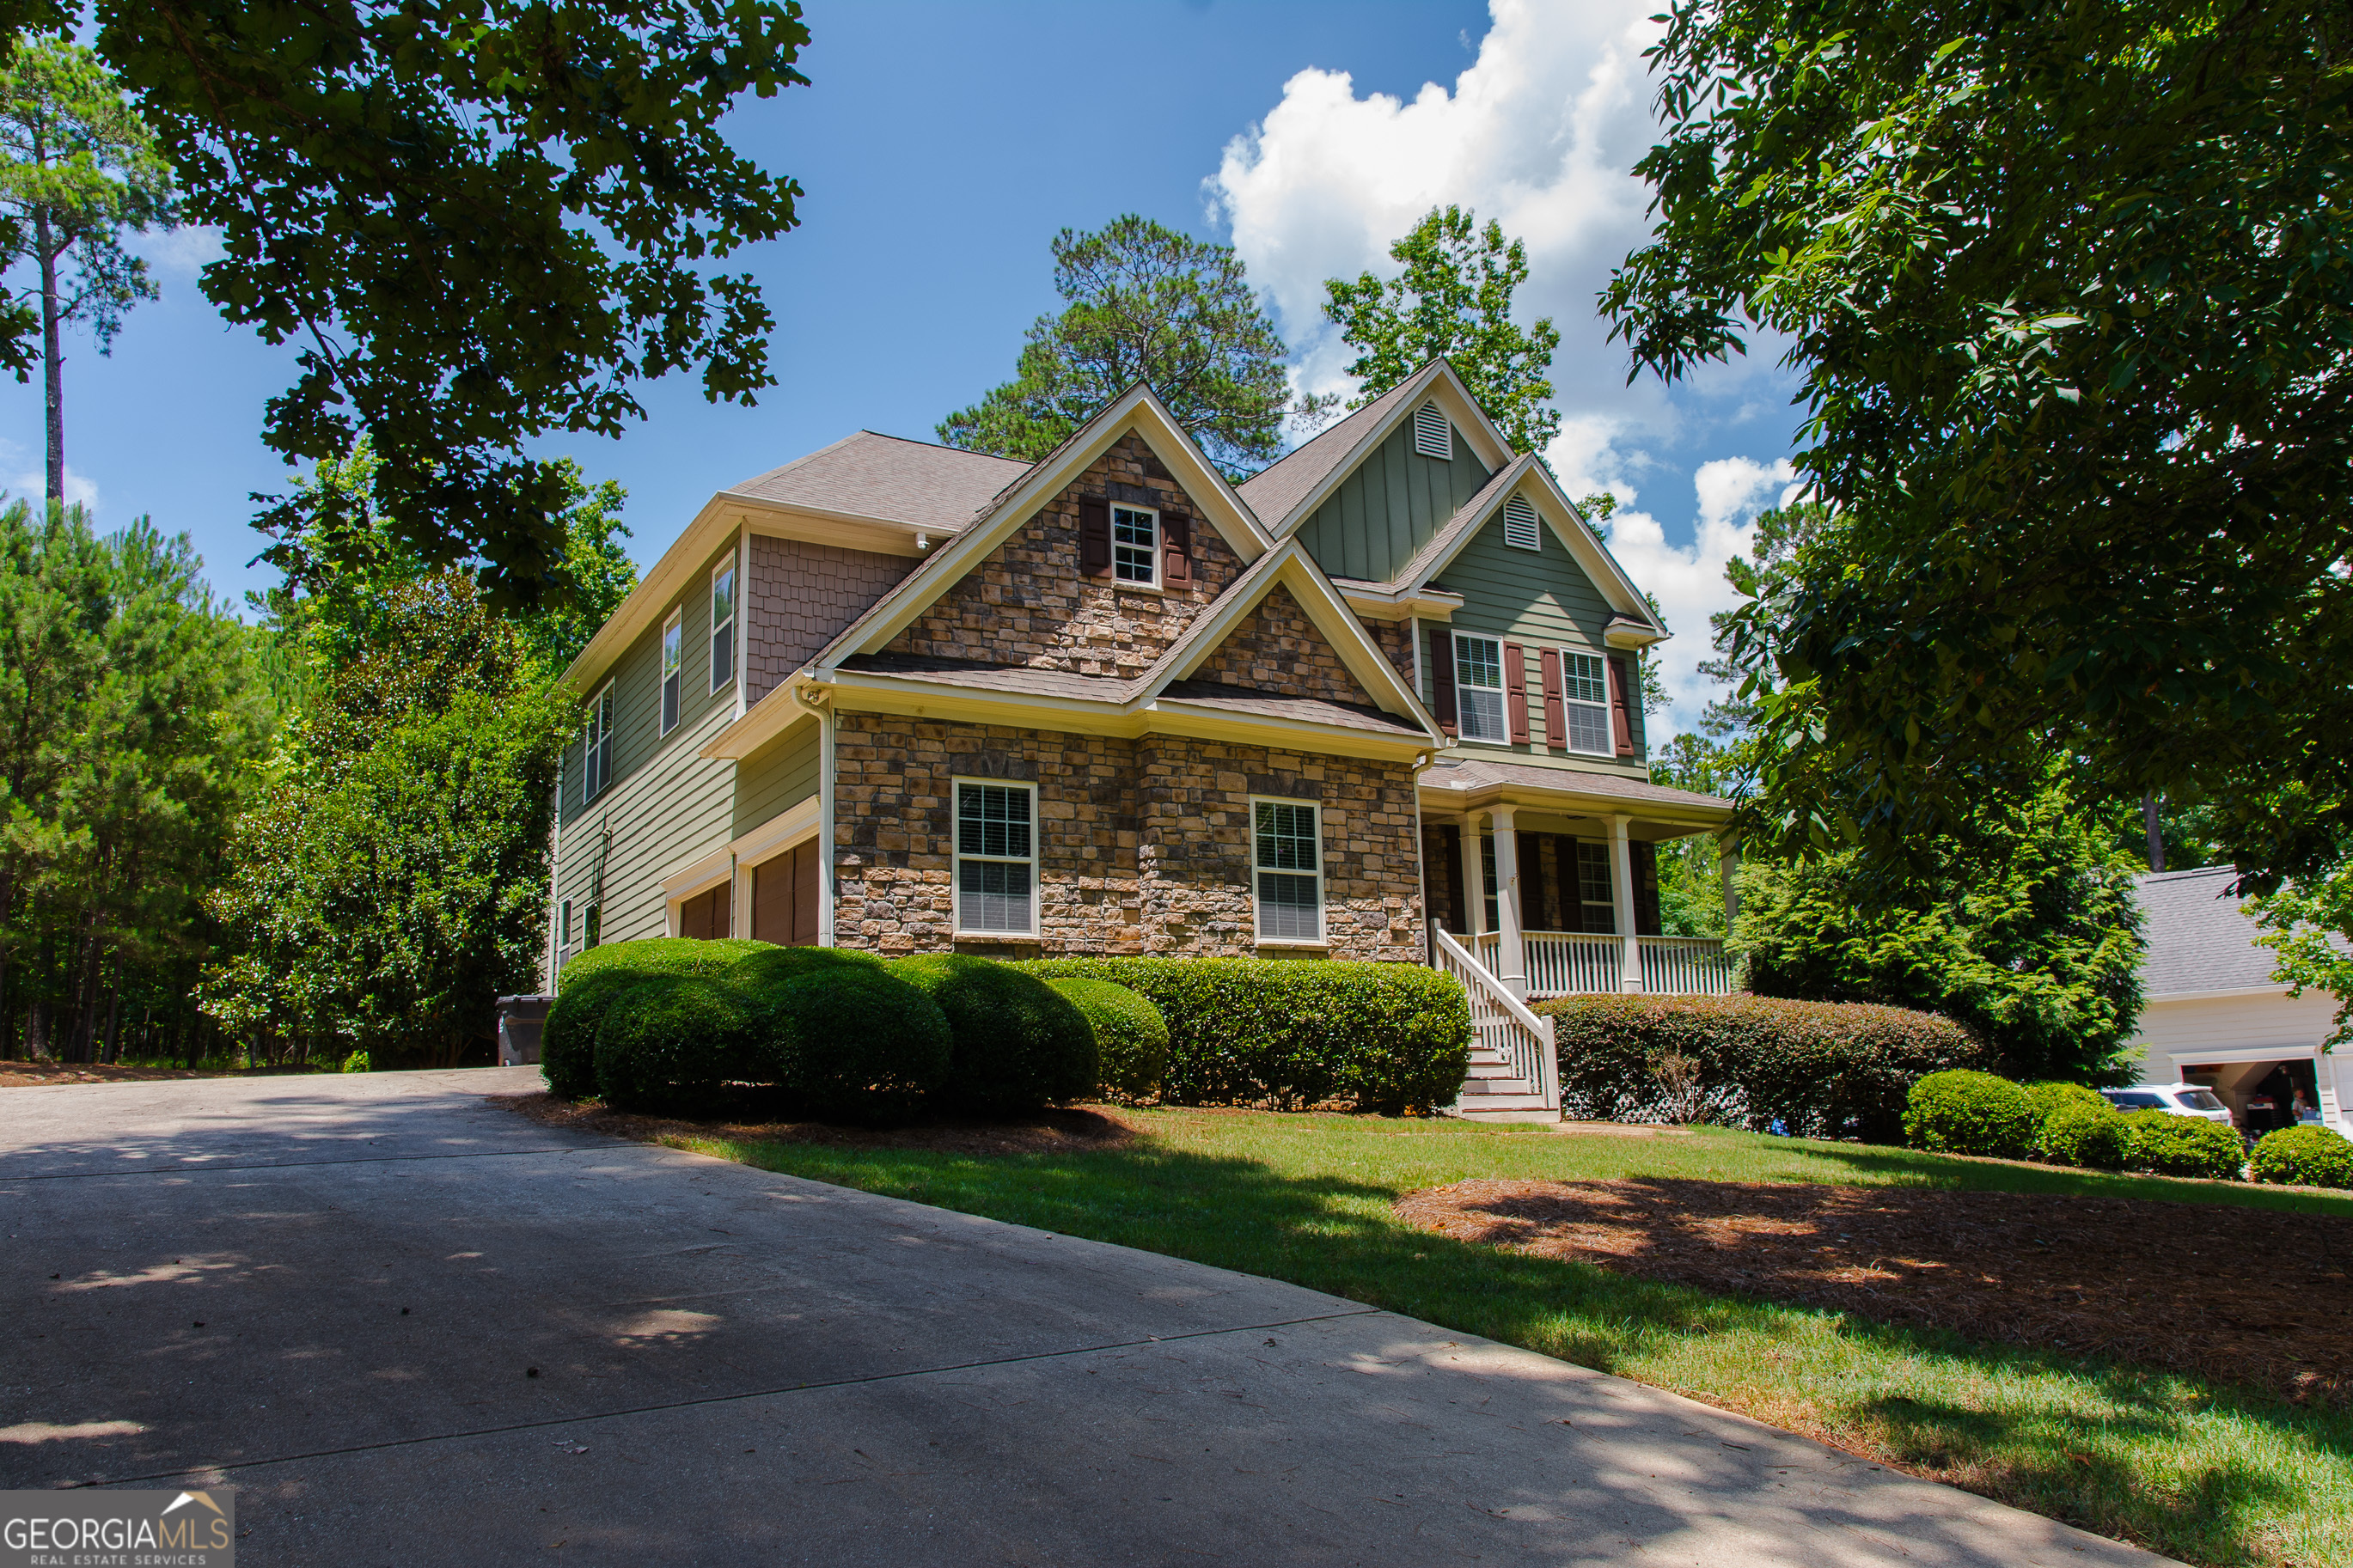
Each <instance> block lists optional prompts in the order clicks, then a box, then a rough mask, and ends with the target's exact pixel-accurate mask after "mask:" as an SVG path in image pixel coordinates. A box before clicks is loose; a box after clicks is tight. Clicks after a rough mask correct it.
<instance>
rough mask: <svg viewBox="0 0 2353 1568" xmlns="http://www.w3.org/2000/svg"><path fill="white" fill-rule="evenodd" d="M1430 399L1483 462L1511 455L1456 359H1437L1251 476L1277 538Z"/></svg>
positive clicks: (1258, 507)
mask: <svg viewBox="0 0 2353 1568" xmlns="http://www.w3.org/2000/svg"><path fill="white" fill-rule="evenodd" d="M1433 402H1434V403H1436V404H1437V405H1439V407H1440V409H1442V410H1444V411H1445V413H1446V416H1447V417H1448V418H1450V419H1451V420H1452V421H1453V422H1454V426H1455V428H1456V429H1458V430H1460V431H1461V433H1462V435H1463V437H1465V438H1466V439H1467V440H1469V442H1470V443H1471V449H1472V453H1474V454H1475V455H1476V456H1477V457H1478V458H1479V461H1480V462H1481V463H1482V465H1484V466H1486V467H1488V468H1503V467H1504V466H1506V465H1507V464H1508V463H1509V462H1510V461H1511V458H1512V447H1511V443H1510V442H1508V441H1506V440H1504V435H1503V432H1502V431H1500V430H1498V429H1496V428H1495V422H1494V421H1493V420H1492V419H1490V418H1488V417H1487V416H1486V413H1485V411H1484V410H1482V408H1481V407H1480V406H1479V404H1478V401H1477V400H1476V399H1475V398H1473V397H1472V395H1471V389H1470V388H1469V387H1467V386H1465V385H1463V384H1462V378H1461V376H1459V375H1457V374H1455V373H1454V367H1453V366H1452V365H1451V364H1449V363H1446V361H1445V360H1443V359H1434V360H1431V361H1430V363H1428V364H1426V365H1423V366H1422V367H1421V368H1420V369H1419V370H1418V371H1415V372H1414V373H1413V374H1411V375H1409V376H1408V377H1406V378H1405V380H1403V381H1401V382H1399V383H1398V384H1397V385H1395V386H1393V387H1391V388H1390V389H1389V390H1388V391H1387V392H1385V393H1383V394H1381V395H1380V396H1378V397H1377V398H1375V399H1374V400H1373V401H1372V402H1370V403H1368V404H1366V405H1365V406H1364V407H1362V408H1359V409H1358V410H1356V413H1354V414H1352V415H1350V416H1348V417H1347V418H1345V419H1343V420H1342V421H1340V423H1339V424H1337V425H1335V426H1332V428H1330V429H1329V430H1326V431H1324V433H1323V434H1322V435H1320V436H1318V437H1315V438H1314V440H1312V441H1310V442H1308V443H1307V444H1306V445H1305V446H1303V447H1300V448H1299V449H1298V450H1297V451H1295V452H1293V453H1292V454H1290V456H1288V457H1286V458H1283V459H1282V461H1281V462H1279V463H1276V464H1275V465H1273V466H1272V467H1271V468H1266V469H1264V470H1262V471H1261V472H1260V473H1259V474H1258V475H1256V476H1255V477H1254V478H1252V479H1249V480H1248V481H1246V482H1245V483H1244V484H1243V486H1242V499H1243V500H1246V501H1248V502H1250V507H1251V510H1254V511H1255V512H1256V513H1257V514H1258V517H1259V519H1260V521H1262V522H1264V523H1265V524H1266V529H1267V531H1268V532H1269V533H1271V534H1272V535H1274V537H1276V538H1277V539H1282V538H1284V537H1286V536H1287V535H1289V534H1291V533H1293V532H1295V531H1297V530H1298V529H1299V527H1300V525H1301V524H1303V523H1304V522H1305V521H1307V520H1308V519H1309V518H1310V517H1313V516H1314V514H1315V509H1316V508H1317V507H1319V506H1321V505H1323V504H1324V500H1326V499H1328V498H1329V497H1330V495H1331V493H1332V491H1333V490H1335V489H1337V488H1338V487H1339V484H1340V481H1341V480H1343V479H1346V478H1347V477H1348V475H1349V474H1351V473H1353V472H1354V471H1355V470H1356V467H1357V465H1358V464H1360V463H1362V462H1363V461H1364V460H1365V458H1367V457H1369V456H1370V455H1371V454H1372V452H1373V451H1374V450H1375V448H1377V447H1379V446H1380V444H1381V443H1382V442H1383V441H1386V440H1388V437H1389V434H1390V432H1392V431H1393V430H1395V429H1396V428H1397V427H1398V426H1399V425H1401V424H1403V423H1404V422H1405V421H1406V420H1407V419H1409V418H1410V417H1411V416H1412V415H1413V411H1414V410H1415V409H1417V408H1419V407H1420V406H1421V405H1423V404H1425V403H1433Z"/></svg>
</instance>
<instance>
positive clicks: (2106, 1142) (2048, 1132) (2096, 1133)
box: [2034, 1094, 2132, 1171]
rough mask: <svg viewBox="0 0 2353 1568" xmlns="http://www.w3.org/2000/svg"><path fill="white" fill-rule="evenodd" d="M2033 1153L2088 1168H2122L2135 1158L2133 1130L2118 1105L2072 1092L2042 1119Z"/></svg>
mask: <svg viewBox="0 0 2353 1568" xmlns="http://www.w3.org/2000/svg"><path fill="white" fill-rule="evenodd" d="M2034 1156H2035V1158H2036V1159H2038V1160H2048V1161H2050V1162H2051V1163H2052V1164H2054V1165H2073V1166H2075V1167H2076V1168H2077V1169H2079V1170H2085V1171H2121V1170H2123V1169H2124V1168H2125V1166H2126V1164H2127V1163H2129V1162H2130V1160H2131V1158H2132V1130H2131V1129H2130V1128H2128V1127H2126V1125H2125V1119H2124V1116H2123V1115H2122V1113H2120V1112H2119V1111H2118V1110H2116V1107H2115V1106H2113V1105H2110V1104H2109V1103H2108V1102H2107V1101H2106V1100H2103V1099H2101V1098H2100V1097H2099V1096H2098V1095H2096V1094H2086V1095H2085V1096H2084V1098H2083V1099H2080V1100H2079V1099H2076V1098H2075V1097H2073V1095H2070V1096H2068V1097H2066V1098H2064V1099H2063V1100H2060V1102H2059V1107H2058V1109H2057V1110H2053V1111H2052V1112H2051V1114H2050V1115H2048V1116H2046V1117H2044V1118H2043V1119H2042V1130H2041V1131H2038V1132H2037V1133H2036V1134H2035V1139H2034Z"/></svg>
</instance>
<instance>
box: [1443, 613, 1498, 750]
mask: <svg viewBox="0 0 2353 1568" xmlns="http://www.w3.org/2000/svg"><path fill="white" fill-rule="evenodd" d="M1454 703H1455V707H1456V709H1457V710H1458V720H1457V721H1458V723H1459V725H1460V727H1461V731H1462V738H1463V739H1464V740H1466V741H1506V740H1509V739H1510V736H1511V732H1510V731H1508V730H1506V729H1505V728H1504V645H1503V643H1502V641H1501V640H1499V639H1497V638H1495V637H1465V636H1464V635H1462V634H1461V633H1460V632H1457V633H1456V634H1455V636H1454Z"/></svg>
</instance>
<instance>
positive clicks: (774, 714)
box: [695, 670, 824, 762]
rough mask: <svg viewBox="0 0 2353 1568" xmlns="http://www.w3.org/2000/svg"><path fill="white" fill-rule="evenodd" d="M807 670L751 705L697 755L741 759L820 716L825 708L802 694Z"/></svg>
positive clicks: (798, 673) (711, 757) (703, 746)
mask: <svg viewBox="0 0 2353 1568" xmlns="http://www.w3.org/2000/svg"><path fill="white" fill-rule="evenodd" d="M805 674H807V671H806V670H803V671H800V672H797V673H796V674H794V675H792V676H790V677H788V678H786V679H785V680H783V681H781V682H779V683H778V684H777V685H776V689H774V690H772V691H770V692H769V693H768V694H767V695H766V696H765V697H763V698H761V699H760V700H758V701H757V702H754V704H752V706H751V708H750V709H749V710H747V711H745V713H744V716H743V717H742V718H741V719H737V720H735V721H733V722H732V723H730V724H728V725H727V726H726V727H725V728H724V729H723V730H721V731H719V733H717V734H715V735H713V736H712V737H711V739H709V740H708V741H705V742H703V743H702V750H701V751H700V752H696V753H695V755H697V756H699V757H703V758H707V759H710V760H712V761H719V760H723V759H724V760H728V761H733V762H741V761H742V760H743V759H744V758H745V757H748V756H750V755H751V754H752V753H753V752H756V751H758V750H759V749H760V748H761V747H763V746H765V745H766V744H767V743H768V742H771V741H773V740H775V739H776V738H777V737H778V736H780V735H782V734H784V733H785V731H787V730H790V729H791V728H792V727H793V726H794V725H796V724H798V723H800V722H801V721H803V720H805V719H811V718H818V717H821V716H822V715H823V712H824V710H822V709H820V708H818V707H817V706H816V705H815V704H813V703H810V702H808V701H807V700H805V699H804V698H803V696H802V694H801V689H800V687H801V676H802V675H805Z"/></svg>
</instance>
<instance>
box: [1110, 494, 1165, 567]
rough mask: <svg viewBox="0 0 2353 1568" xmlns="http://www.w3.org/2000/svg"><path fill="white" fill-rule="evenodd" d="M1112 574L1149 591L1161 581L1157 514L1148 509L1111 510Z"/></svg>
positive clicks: (1127, 508)
mask: <svg viewBox="0 0 2353 1568" xmlns="http://www.w3.org/2000/svg"><path fill="white" fill-rule="evenodd" d="M1111 574H1112V576H1113V579H1114V580H1115V581H1118V582H1121V583H1134V584H1139V585H1141V586H1143V587H1146V588H1149V587H1152V586H1153V585H1155V584H1157V583H1158V582H1159V581H1160V513H1159V512H1158V511H1156V510H1153V509H1152V508H1150V507H1141V506H1124V505H1119V504H1114V505H1113V507H1112V509H1111Z"/></svg>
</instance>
